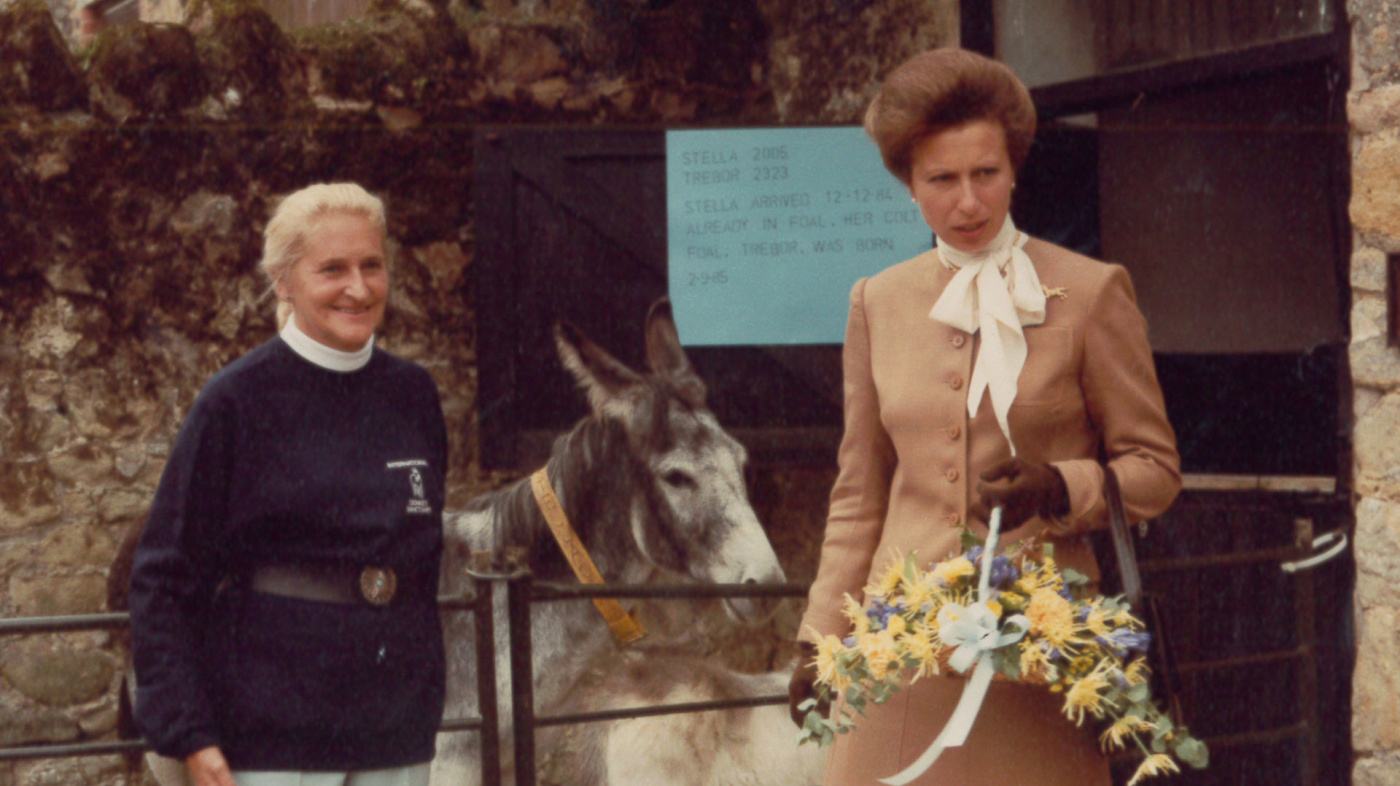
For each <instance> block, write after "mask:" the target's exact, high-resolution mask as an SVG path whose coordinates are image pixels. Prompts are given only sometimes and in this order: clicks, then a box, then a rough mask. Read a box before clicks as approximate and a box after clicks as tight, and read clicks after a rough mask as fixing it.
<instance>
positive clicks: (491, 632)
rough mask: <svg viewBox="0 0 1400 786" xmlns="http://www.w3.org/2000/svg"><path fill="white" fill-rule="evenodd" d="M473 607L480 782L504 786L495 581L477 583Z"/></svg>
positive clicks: (483, 784)
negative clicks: (497, 667)
mask: <svg viewBox="0 0 1400 786" xmlns="http://www.w3.org/2000/svg"><path fill="white" fill-rule="evenodd" d="M477 588H478V589H477V593H476V601H475V602H474V604H473V606H472V616H473V617H474V618H475V619H474V620H473V624H474V625H475V626H476V702H477V710H476V713H477V715H480V716H481V730H480V735H481V736H480V743H481V783H482V786H500V784H501V726H500V713H499V712H498V707H499V704H498V702H497V696H496V624H495V621H494V619H493V618H494V616H495V609H494V608H493V604H492V598H493V597H494V595H495V592H494V591H493V590H494V589H495V582H490V581H478V583H477Z"/></svg>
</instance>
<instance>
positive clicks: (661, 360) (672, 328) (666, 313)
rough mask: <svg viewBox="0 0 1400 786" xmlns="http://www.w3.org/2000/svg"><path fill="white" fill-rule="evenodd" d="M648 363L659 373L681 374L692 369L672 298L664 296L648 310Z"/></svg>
mask: <svg viewBox="0 0 1400 786" xmlns="http://www.w3.org/2000/svg"><path fill="white" fill-rule="evenodd" d="M646 331H647V365H648V366H650V367H651V370H652V371H655V372H656V373H658V374H668V375H680V374H686V373H688V372H689V371H690V358H688V357H686V356H685V349H683V348H682V347H681V337H680V334H679V333H677V332H676V320H675V317H674V316H672V315H671V299H670V298H666V297H663V298H661V299H660V300H657V301H656V302H655V303H652V304H651V309H650V310H649V311H647V328H646Z"/></svg>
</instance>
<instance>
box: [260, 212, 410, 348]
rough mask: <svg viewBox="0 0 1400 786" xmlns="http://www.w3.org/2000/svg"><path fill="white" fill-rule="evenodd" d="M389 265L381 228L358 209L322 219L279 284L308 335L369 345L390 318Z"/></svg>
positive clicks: (341, 344)
mask: <svg viewBox="0 0 1400 786" xmlns="http://www.w3.org/2000/svg"><path fill="white" fill-rule="evenodd" d="M388 293H389V268H388V263H387V262H386V261H385V258H384V238H383V236H382V235H381V234H380V232H379V229H378V228H377V227H375V225H374V224H373V223H372V222H371V221H370V220H369V219H368V218H365V217H364V216H361V215H359V214H357V213H346V212H334V213H328V214H326V215H323V216H321V217H319V218H317V219H316V221H315V223H314V224H313V225H312V227H311V230H310V231H309V232H307V234H306V251H305V253H303V254H302V255H301V257H300V258H298V259H297V261H296V262H295V263H293V264H292V267H291V269H290V270H288V271H287V275H286V276H285V277H284V278H283V279H282V280H281V281H280V282H278V284H277V295H278V296H279V297H281V298H283V299H287V298H290V299H291V304H292V318H293V319H295V320H296V321H297V327H298V328H301V332H303V333H305V334H306V335H307V336H308V337H310V338H312V339H314V340H316V341H318V342H320V343H322V344H324V345H326V346H328V347H330V348H332V349H338V350H341V351H343V352H354V351H355V350H358V349H360V348H362V347H364V345H365V342H367V341H369V339H370V337H371V336H373V335H374V331H375V330H377V329H378V328H379V323H380V322H382V321H383V320H384V304H385V301H386V299H387V298H388Z"/></svg>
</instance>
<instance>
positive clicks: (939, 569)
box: [932, 557, 973, 586]
mask: <svg viewBox="0 0 1400 786" xmlns="http://www.w3.org/2000/svg"><path fill="white" fill-rule="evenodd" d="M972 572H973V568H972V563H971V562H970V561H969V560H968V558H967V557H954V558H953V559H950V560H944V561H943V562H940V563H938V564H937V565H934V566H933V571H932V576H933V578H934V580H935V581H942V582H943V584H944V585H948V586H951V585H952V584H953V583H954V582H956V581H957V580H958V579H964V578H967V577H968V576H971V575H972Z"/></svg>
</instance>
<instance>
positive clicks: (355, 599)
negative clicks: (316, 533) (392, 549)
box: [247, 565, 404, 606]
mask: <svg viewBox="0 0 1400 786" xmlns="http://www.w3.org/2000/svg"><path fill="white" fill-rule="evenodd" d="M247 586H248V588H249V589H251V590H253V591H254V592H265V593H267V594H269V595H282V596H284V597H288V598H298V599H300V600H315V601H320V602H322V603H343V604H355V603H368V604H369V605H371V606H388V605H389V604H390V603H393V602H394V599H395V598H399V599H402V596H403V594H404V593H403V592H402V590H403V589H404V588H403V587H400V586H399V577H398V575H397V574H395V573H394V569H393V568H389V567H382V566H377V565H367V566H364V567H358V568H348V567H324V566H315V567H308V566H305V565H261V566H259V567H257V568H254V569H253V571H252V572H251V573H249V574H248V580H247Z"/></svg>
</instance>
